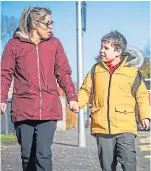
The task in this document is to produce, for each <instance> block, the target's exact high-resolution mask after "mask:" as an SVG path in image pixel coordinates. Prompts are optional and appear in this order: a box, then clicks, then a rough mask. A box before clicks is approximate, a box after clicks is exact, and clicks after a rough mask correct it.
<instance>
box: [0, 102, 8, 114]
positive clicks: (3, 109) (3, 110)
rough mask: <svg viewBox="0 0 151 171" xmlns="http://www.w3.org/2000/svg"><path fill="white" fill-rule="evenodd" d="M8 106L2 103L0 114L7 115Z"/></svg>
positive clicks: (0, 104)
mask: <svg viewBox="0 0 151 171" xmlns="http://www.w3.org/2000/svg"><path fill="white" fill-rule="evenodd" d="M6 108H7V104H6V103H0V113H1V114H2V115H4V114H5V113H6Z"/></svg>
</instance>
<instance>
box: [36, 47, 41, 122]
mask: <svg viewBox="0 0 151 171" xmlns="http://www.w3.org/2000/svg"><path fill="white" fill-rule="evenodd" d="M36 51H37V67H38V80H39V90H40V120H41V119H42V118H41V108H42V93H41V81H40V80H41V77H40V62H39V53H38V45H37V46H36Z"/></svg>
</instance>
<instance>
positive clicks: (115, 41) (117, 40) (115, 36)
mask: <svg viewBox="0 0 151 171" xmlns="http://www.w3.org/2000/svg"><path fill="white" fill-rule="evenodd" d="M102 42H111V45H112V46H113V47H114V49H115V51H118V50H121V51H122V54H123V52H124V51H125V50H126V47H127V40H126V38H125V37H124V36H123V35H122V34H121V33H119V32H118V31H117V30H115V31H111V32H110V33H108V34H106V35H105V36H103V37H102V39H101V43H102Z"/></svg>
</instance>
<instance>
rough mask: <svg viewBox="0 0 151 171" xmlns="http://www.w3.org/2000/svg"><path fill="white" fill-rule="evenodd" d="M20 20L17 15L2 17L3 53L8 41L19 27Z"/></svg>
mask: <svg viewBox="0 0 151 171" xmlns="http://www.w3.org/2000/svg"><path fill="white" fill-rule="evenodd" d="M18 23H19V21H18V20H17V19H16V18H15V17H13V16H12V17H8V16H2V17H1V29H2V31H1V54H2V53H3V49H4V47H5V45H6V43H7V41H8V40H9V39H10V38H11V37H12V36H13V32H14V31H15V30H16V28H17V27H18Z"/></svg>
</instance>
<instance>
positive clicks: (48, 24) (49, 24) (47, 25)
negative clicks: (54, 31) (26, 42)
mask: <svg viewBox="0 0 151 171" xmlns="http://www.w3.org/2000/svg"><path fill="white" fill-rule="evenodd" d="M39 23H41V24H44V25H45V26H46V27H49V26H51V25H53V23H54V21H51V22H49V21H48V22H44V21H39Z"/></svg>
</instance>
